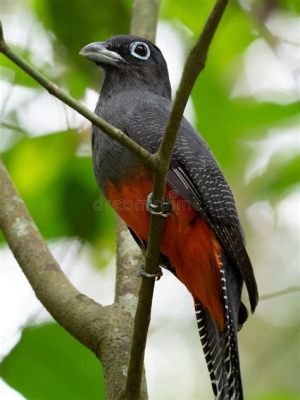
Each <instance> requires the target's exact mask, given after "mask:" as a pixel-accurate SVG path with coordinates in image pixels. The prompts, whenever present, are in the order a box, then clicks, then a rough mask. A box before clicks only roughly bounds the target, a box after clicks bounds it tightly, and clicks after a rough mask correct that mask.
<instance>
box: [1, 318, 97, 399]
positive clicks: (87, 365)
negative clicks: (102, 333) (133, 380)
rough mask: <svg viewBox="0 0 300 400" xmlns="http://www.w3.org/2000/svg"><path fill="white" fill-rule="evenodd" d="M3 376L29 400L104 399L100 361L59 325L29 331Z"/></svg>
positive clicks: (8, 360) (8, 359) (7, 361)
mask: <svg viewBox="0 0 300 400" xmlns="http://www.w3.org/2000/svg"><path fill="white" fill-rule="evenodd" d="M0 376H1V377H2V378H3V379H5V380H6V382H7V383H8V384H9V385H11V386H12V387H14V388H16V389H17V390H18V391H19V392H20V393H22V394H23V396H25V397H26V399H28V400H41V399H43V400H93V399H95V400H96V399H97V400H101V399H104V380H103V372H102V370H101V366H100V364H99V362H98V360H97V359H96V357H95V356H94V355H93V354H92V353H91V352H90V351H89V350H87V349H86V348H85V347H84V346H82V345H81V344H80V343H79V342H77V341H76V340H75V339H74V338H73V337H72V336H71V335H69V334H68V333H67V332H66V331H65V330H64V329H63V328H61V327H60V326H59V325H58V324H46V325H42V326H39V327H35V328H26V329H25V330H24V331H23V334H22V338H21V340H20V342H19V343H18V344H17V346H16V347H15V348H14V349H13V350H12V352H11V353H10V354H9V355H8V356H7V357H6V358H5V359H4V360H3V361H2V362H1V364H0Z"/></svg>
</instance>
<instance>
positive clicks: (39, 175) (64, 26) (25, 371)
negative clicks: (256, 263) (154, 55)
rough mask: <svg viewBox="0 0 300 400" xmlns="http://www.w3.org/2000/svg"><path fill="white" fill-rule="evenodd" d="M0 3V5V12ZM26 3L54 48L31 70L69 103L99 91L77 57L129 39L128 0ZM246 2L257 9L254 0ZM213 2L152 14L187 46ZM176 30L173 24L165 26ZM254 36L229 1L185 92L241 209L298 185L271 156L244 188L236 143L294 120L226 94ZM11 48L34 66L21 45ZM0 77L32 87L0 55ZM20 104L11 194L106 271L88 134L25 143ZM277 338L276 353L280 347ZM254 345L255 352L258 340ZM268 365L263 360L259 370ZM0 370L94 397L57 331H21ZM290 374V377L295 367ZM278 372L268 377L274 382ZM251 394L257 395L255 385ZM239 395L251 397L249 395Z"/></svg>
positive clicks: (109, 218)
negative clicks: (87, 247)
mask: <svg viewBox="0 0 300 400" xmlns="http://www.w3.org/2000/svg"><path fill="white" fill-rule="evenodd" d="M2 2H3V0H0V6H2V4H1V3H2ZM13 3H14V2H6V11H7V12H9V11H10V12H11V13H12V14H14V13H15V12H16V6H15V5H14V4H13ZM21 3H22V2H20V4H21ZM25 3H26V10H25V8H24V9H23V13H24V15H25V11H26V12H30V13H31V14H32V15H33V17H34V19H35V21H38V23H39V24H41V26H42V29H43V30H44V33H45V34H46V36H47V37H48V38H49V41H50V42H51V46H52V50H53V56H54V61H55V63H54V66H49V65H48V64H47V63H46V62H44V60H40V67H39V69H40V70H41V71H42V72H43V73H44V74H45V75H47V76H48V77H49V78H50V79H52V80H54V81H55V82H56V83H57V84H59V85H60V86H62V87H64V88H66V90H67V91H69V92H70V93H71V94H72V95H74V96H75V97H77V98H82V97H83V96H84V94H85V90H86V88H92V87H94V88H97V89H98V87H99V85H100V83H99V80H100V79H99V71H98V69H97V68H95V67H94V66H93V65H92V64H90V63H87V62H86V60H84V59H83V58H81V57H79V55H78V52H79V50H80V49H81V48H82V47H83V46H84V45H86V44H87V43H90V42H93V41H101V40H105V39H106V38H107V37H109V36H111V35H115V34H119V33H128V31H129V19H130V8H131V5H132V2H131V1H129V0H116V1H109V0H102V1H101V0H87V1H85V0H74V1H72V2H67V1H59V0H43V1H41V0H31V1H29V0H28V1H26V2H25ZM252 3H253V5H255V4H256V5H259V4H260V5H261V4H262V2H261V1H260V0H255V1H252ZM274 3H277V4H279V5H280V6H281V9H282V10H284V11H286V12H293V13H298V14H299V13H300V2H299V0H278V1H277V2H274ZM212 5H213V1H212V0H201V1H199V0H190V1H188V2H186V1H181V0H164V1H162V9H161V18H163V19H164V20H165V21H167V22H169V23H171V24H172V23H174V21H175V22H176V21H177V22H178V21H180V23H182V24H184V25H185V26H186V27H187V28H188V29H189V30H190V31H191V37H190V39H189V43H188V45H189V46H190V45H191V44H192V42H193V39H194V38H195V37H196V35H197V34H198V33H199V31H200V29H201V27H202V26H203V24H204V22H205V20H206V18H207V16H208V14H209V12H210V10H211V8H212ZM23 6H24V5H23ZM21 25H22V24H21ZM176 26H178V24H177V25H176V23H175V24H174V27H175V28H174V29H176ZM4 29H5V24H4ZM19 29H22V26H21V27H20V28H19ZM261 35H262V34H261V32H258V31H257V22H254V21H253V19H252V17H251V15H250V14H249V13H247V12H246V11H245V10H243V9H242V8H241V7H240V6H239V5H238V2H237V1H231V2H229V7H228V9H227V11H226V13H225V16H224V18H223V19H222V22H221V24H220V26H219V28H218V31H217V35H216V37H215V39H214V41H213V44H212V46H211V49H210V53H209V57H208V60H207V66H206V69H205V70H204V72H203V73H202V75H201V77H200V79H199V80H198V81H197V84H196V86H195V88H194V90H193V93H192V99H193V103H194V107H195V111H196V119H197V123H196V125H197V128H198V129H199V131H200V132H201V133H202V135H203V137H204V138H205V139H206V140H207V142H208V143H209V145H210V147H211V149H212V150H213V152H214V154H215V156H216V158H217V160H218V162H219V163H220V164H221V166H222V169H223V171H224V174H225V175H226V177H227V179H228V180H229V182H230V184H231V185H232V187H233V191H234V194H235V197H236V198H237V202H238V204H239V203H240V202H241V201H242V202H243V201H245V203H246V204H245V207H243V208H244V209H245V208H246V205H247V204H250V203H251V202H253V201H258V200H261V199H267V200H268V201H270V202H273V203H274V202H276V201H278V200H280V199H282V198H283V197H284V196H285V195H286V194H287V193H290V192H291V191H292V190H294V188H295V187H296V186H297V185H298V182H299V170H300V158H299V156H298V157H297V156H295V157H289V158H287V159H284V160H281V159H279V158H276V157H274V158H273V159H272V161H271V163H270V165H269V167H268V169H267V171H266V172H265V173H264V174H263V175H262V176H261V177H259V178H256V179H255V180H254V181H253V182H252V183H251V184H250V185H249V186H247V187H246V186H245V185H244V183H243V177H244V173H245V166H246V165H247V162H248V160H247V157H250V156H249V150H248V148H246V146H245V143H246V142H247V141H252V140H253V139H255V140H257V141H259V140H261V139H263V138H264V136H265V135H266V133H267V131H268V130H269V129H270V128H271V127H279V126H284V125H285V124H287V125H288V124H289V121H290V120H292V119H295V117H296V116H297V115H298V114H299V102H298V103H297V102H290V103H288V104H280V103H279V102H277V103H276V102H271V101H269V102H264V101H257V99H256V98H254V97H250V96H248V97H244V98H242V99H241V98H234V99H232V98H231V91H232V87H233V86H234V83H235V82H236V80H237V78H238V76H239V74H240V71H241V68H242V66H243V62H242V57H243V55H244V54H245V52H246V51H247V49H248V48H249V46H250V45H251V43H253V42H254V41H255V40H256V39H257V38H262V36H261ZM17 48H18V52H19V53H21V54H22V55H23V56H24V57H25V59H27V60H28V61H30V62H31V63H33V61H32V53H31V52H30V50H29V48H28V47H26V46H18V47H17ZM36 56H38V53H37V54H36ZM0 74H1V79H3V80H4V81H9V82H11V83H12V84H13V89H12V90H14V88H15V87H19V86H20V87H22V88H23V89H24V88H25V89H32V88H34V89H37V88H38V85H37V84H36V83H35V82H34V81H33V80H32V79H31V78H29V77H28V76H27V75H26V74H24V73H23V72H21V71H20V70H19V68H18V67H16V66H14V65H13V64H12V63H11V62H10V61H8V60H7V59H6V58H4V57H2V56H1V55H0ZM38 90H42V89H38ZM37 93H38V91H37ZM22 107H23V104H22V103H21V104H20V105H19V106H18V107H16V108H15V109H12V110H10V111H9V112H8V113H5V112H4V113H2V114H1V119H0V128H2V127H3V126H5V124H8V123H9V124H14V125H15V129H11V138H12V140H11V146H10V147H9V148H7V149H5V151H3V153H2V154H1V157H2V158H3V160H4V162H5V164H6V166H7V168H8V170H9V172H10V174H11V176H12V178H13V180H14V182H15V184H16V186H17V188H18V190H19V191H20V193H21V195H22V197H23V198H24V200H25V203H26V205H27V206H28V208H29V211H30V212H31V214H32V216H33V218H34V220H35V222H36V223H37V225H38V227H39V228H40V230H41V232H42V234H43V236H44V237H45V238H46V239H57V238H61V237H79V238H80V239H81V240H82V242H83V243H86V242H88V243H89V244H91V245H92V248H93V249H94V254H95V258H97V261H98V264H99V265H104V266H105V263H104V262H103V260H102V259H101V253H102V252H103V250H106V249H107V248H109V249H110V250H112V249H113V246H114V217H113V213H112V210H111V208H110V207H109V206H108V205H107V203H106V201H105V200H104V199H103V197H102V196H101V195H100V194H99V189H98V187H97V184H96V182H95V178H94V176H93V171H92V162H91V159H90V157H89V156H85V157H82V156H79V155H78V154H79V149H80V148H81V146H82V145H83V144H85V145H86V139H87V140H88V141H89V136H88V135H86V136H87V138H83V137H82V136H83V135H82V132H81V129H78V131H77V130H68V131H64V132H54V133H51V134H47V135H44V136H38V137H32V136H31V134H30V132H26V130H25V128H24V127H23V126H22V124H20V122H19V117H18V108H22ZM0 112H1V110H0ZM45 119H47V110H46V109H45ZM49 131H50V130H49ZM244 199H246V200H244ZM246 229H247V227H246ZM0 241H2V242H3V237H2V236H1V233H0ZM248 242H249V241H248ZM289 257H290V255H289ZM272 267H273V266H272ZM266 268H267V267H266ZM274 329H276V328H274ZM253 337H254V335H253ZM255 337H256V336H255ZM283 342H284V340H282V341H281V345H280V346H279V343H278V346H276V348H281V346H282V343H283ZM253 349H257V343H255V345H254V347H253ZM282 351H284V348H283V346H282ZM253 353H255V351H254V350H253ZM278 362H279V361H278ZM267 365H268V364H267V362H266V368H267ZM285 365H287V364H285ZM254 369H255V367H254V368H253V370H254ZM0 371H1V376H2V378H3V379H5V380H6V382H8V383H9V384H10V385H11V386H12V387H14V388H16V389H17V390H19V391H20V392H21V393H22V394H23V395H24V396H26V398H28V399H49V400H50V399H51V400H56V399H57V400H58V399H72V400H73V399H78V400H79V399H82V400H85V399H87V400H88V399H94V398H95V399H96V398H97V399H99V398H101V397H100V396H103V377H102V373H101V370H100V367H99V363H98V362H97V360H96V359H95V358H93V356H92V355H91V354H90V353H89V352H88V351H87V350H85V349H84V348H83V347H82V346H81V345H80V344H79V343H77V342H76V341H75V340H74V339H72V338H71V337H70V336H69V335H68V334H66V333H65V332H64V331H63V330H62V329H61V328H59V327H58V326H57V325H45V326H41V327H38V328H35V329H33V328H29V329H28V328H26V329H25V330H24V332H23V336H22V340H21V342H20V343H19V344H18V345H17V346H16V348H15V349H14V350H13V351H12V352H11V353H10V354H9V355H8V356H7V357H6V358H5V360H4V361H3V362H2V363H1V370H0ZM291 374H294V377H295V379H296V375H295V374H296V371H291ZM253 376H255V371H254V372H253ZM280 376H281V375H280V373H277V375H276V377H277V378H278V379H280ZM292 376H293V375H292ZM277 378H276V379H277ZM291 380H292V378H291ZM286 386H287V389H286V391H284V390H282V391H281V392H280V393H277V392H276V390H275V391H274V393H273V391H272V388H271V389H270V391H263V393H270V394H269V395H265V397H263V396H260V397H257V396H255V397H252V398H253V399H257V398H259V399H262V400H271V399H272V400H277V399H278V400H294V399H296V397H295V396H293V395H292V394H291V395H289V386H288V385H286ZM290 386H292V384H291V385H290ZM282 387H284V386H283V385H282ZM260 389H261V388H260ZM251 390H252V387H251ZM99 393H100V394H99ZM253 393H256V389H255V387H253ZM248 397H249V399H251V394H250V395H249V396H248Z"/></svg>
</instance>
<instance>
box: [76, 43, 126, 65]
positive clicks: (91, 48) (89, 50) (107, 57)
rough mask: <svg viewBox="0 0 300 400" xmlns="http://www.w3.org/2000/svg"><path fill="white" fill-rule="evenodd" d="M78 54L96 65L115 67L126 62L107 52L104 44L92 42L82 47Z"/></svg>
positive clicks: (118, 56)
mask: <svg viewBox="0 0 300 400" xmlns="http://www.w3.org/2000/svg"><path fill="white" fill-rule="evenodd" d="M79 54H80V55H81V56H83V57H86V58H87V59H88V60H91V61H93V62H95V63H97V64H111V65H117V64H118V63H120V62H126V61H125V59H124V58H123V57H121V56H120V54H118V53H116V52H115V51H111V50H108V49H107V47H106V44H105V42H94V43H90V44H88V45H86V46H84V47H83V48H82V49H81V50H80V52H79Z"/></svg>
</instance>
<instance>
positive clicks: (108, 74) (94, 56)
mask: <svg viewBox="0 0 300 400" xmlns="http://www.w3.org/2000/svg"><path fill="white" fill-rule="evenodd" d="M79 54H80V55H82V56H84V57H86V58H87V59H88V60H90V61H93V62H94V63H96V64H97V65H99V66H100V67H101V68H102V69H103V70H104V72H105V80H104V85H106V86H107V85H110V86H112V85H118V86H119V87H120V88H122V87H124V88H125V87H126V88H127V87H128V86H131V87H143V86H145V85H146V86H147V89H148V90H152V91H154V92H155V93H157V94H160V95H163V96H164V97H168V98H170V97H171V87H170V81H169V74H168V68H167V64H166V61H165V59H164V57H163V55H162V53H161V51H160V50H159V48H158V47H157V46H155V45H154V44H153V43H151V42H149V41H148V40H146V39H143V38H140V37H137V36H131V35H119V36H113V37H112V38H110V39H108V40H106V41H105V42H94V43H90V44H88V45H87V46H85V47H83V49H81V51H80V53H79ZM105 81H106V82H105Z"/></svg>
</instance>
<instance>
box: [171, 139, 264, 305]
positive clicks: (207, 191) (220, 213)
mask: <svg viewBox="0 0 300 400" xmlns="http://www.w3.org/2000/svg"><path fill="white" fill-rule="evenodd" d="M190 146H191V148H192V144H190ZM175 151H176V153H175V154H176V159H175V160H173V162H172V164H171V169H170V172H169V174H168V183H169V184H170V186H171V187H173V188H174V189H175V190H176V191H177V192H178V193H179V195H180V196H181V197H183V198H184V199H186V200H188V201H189V202H191V203H192V205H193V207H194V208H195V209H196V210H197V211H199V212H200V213H201V215H202V216H203V218H204V219H205V220H206V221H207V223H208V224H209V225H210V226H211V228H212V229H213V230H214V232H215V234H216V236H217V237H218V239H219V241H220V243H221V245H222V248H223V250H224V251H225V252H226V253H227V254H228V255H229V257H230V258H231V259H232V261H233V263H234V265H235V266H237V267H238V269H239V271H240V273H241V275H242V277H243V280H244V281H245V284H246V287H247V290H248V293H249V299H250V304H251V310H252V311H254V309H255V307H256V304H257V301H258V292H257V286H256V281H255V278H254V273H253V268H252V265H251V261H250V259H249V256H248V254H247V251H246V248H245V245H244V239H243V234H242V229H241V226H240V222H239V218H238V214H237V211H236V206H235V202H234V198H233V195H232V193H231V190H230V188H229V186H228V184H227V182H226V180H225V178H224V177H223V175H222V173H221V171H220V170H219V168H218V166H217V164H216V163H215V161H214V160H213V159H211V158H208V159H206V160H205V162H203V160H202V161H198V162H197V149H196V148H195V147H193V148H192V150H191V151H190V155H189V156H188V158H186V155H185V151H184V148H182V147H181V149H180V151H178V149H175ZM191 153H193V155H194V158H195V159H194V158H193V157H192V156H191ZM197 167H198V168H197Z"/></svg>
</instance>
